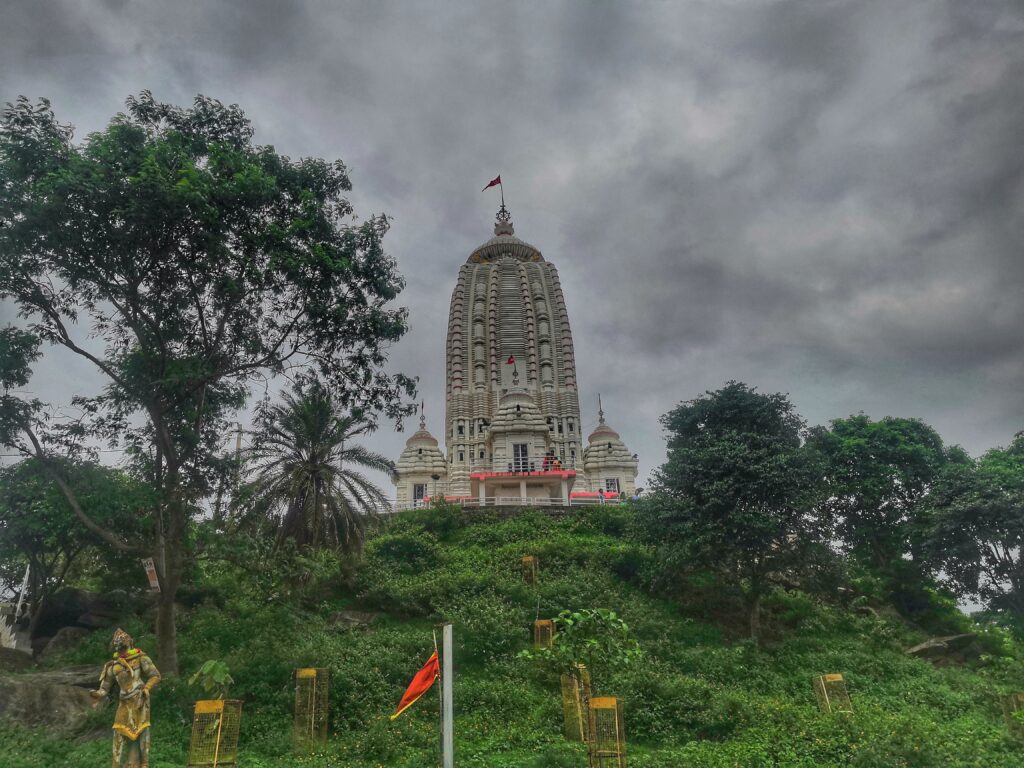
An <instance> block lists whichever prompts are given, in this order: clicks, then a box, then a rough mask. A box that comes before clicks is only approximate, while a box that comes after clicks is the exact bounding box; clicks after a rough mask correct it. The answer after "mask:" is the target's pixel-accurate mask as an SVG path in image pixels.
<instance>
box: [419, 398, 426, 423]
mask: <svg viewBox="0 0 1024 768" xmlns="http://www.w3.org/2000/svg"><path fill="white" fill-rule="evenodd" d="M426 405H427V401H426V400H423V401H421V402H420V429H426V428H427V414H426Z"/></svg>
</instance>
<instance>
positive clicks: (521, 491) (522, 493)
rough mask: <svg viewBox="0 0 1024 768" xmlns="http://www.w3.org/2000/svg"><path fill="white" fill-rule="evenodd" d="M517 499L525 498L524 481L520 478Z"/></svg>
mask: <svg viewBox="0 0 1024 768" xmlns="http://www.w3.org/2000/svg"><path fill="white" fill-rule="evenodd" d="M519 498H520V499H525V498H526V480H525V479H523V478H520V480H519Z"/></svg>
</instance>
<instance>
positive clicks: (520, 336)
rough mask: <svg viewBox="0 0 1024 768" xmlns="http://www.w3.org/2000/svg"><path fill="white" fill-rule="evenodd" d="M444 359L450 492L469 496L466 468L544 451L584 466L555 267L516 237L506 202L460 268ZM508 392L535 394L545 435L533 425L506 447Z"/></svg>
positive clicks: (519, 396)
mask: <svg viewBox="0 0 1024 768" xmlns="http://www.w3.org/2000/svg"><path fill="white" fill-rule="evenodd" d="M447 363H448V365H447V387H446V410H445V445H446V453H447V456H446V458H447V461H448V479H449V493H451V494H453V495H456V496H463V495H467V494H469V493H470V475H471V474H472V473H474V472H479V471H483V470H487V469H491V468H498V465H499V464H500V465H501V467H500V468H501V469H502V470H503V469H504V468H507V465H508V464H509V463H510V462H513V461H515V462H517V466H529V463H530V462H533V463H534V466H540V463H541V462H542V461H543V458H544V454H545V453H546V452H548V451H550V452H552V454H553V455H554V456H555V457H557V458H558V459H559V460H560V463H561V464H562V466H563V467H565V468H567V469H568V468H576V469H577V473H578V474H579V473H581V472H582V466H581V465H582V461H581V459H582V455H583V454H582V451H583V446H582V439H581V435H580V429H581V426H580V406H579V398H578V396H577V392H576V362H575V356H574V352H573V344H572V332H571V330H570V327H569V315H568V313H567V311H566V307H565V297H564V296H563V295H562V286H561V284H560V282H559V279H558V270H556V269H555V266H554V265H553V264H551V263H550V262H547V261H545V260H544V257H543V256H542V255H541V252H540V251H539V250H538V249H537V248H535V247H534V246H532V245H530V244H529V243H526V242H524V241H522V240H520V239H519V238H517V237H516V236H515V234H514V230H513V227H512V217H511V215H510V214H509V212H508V209H506V208H505V205H504V203H503V204H502V206H501V209H500V210H499V211H498V215H497V217H496V221H495V225H494V237H492V238H491V239H490V240H488V241H487V242H485V243H484V244H483V245H481V246H479V247H478V248H476V249H475V250H474V251H473V252H472V253H471V254H470V256H469V259H468V260H467V261H466V263H465V264H464V265H463V266H462V267H461V269H460V270H459V276H458V280H457V282H456V284H455V290H454V291H453V292H452V301H451V310H450V313H449V319H448V343H447ZM513 379H515V381H513ZM513 390H515V391H514V392H513ZM510 393H513V394H515V395H516V397H515V398H512V400H516V401H517V402H518V404H519V406H520V412H522V409H523V406H524V405H525V404H526V400H529V401H532V405H531V407H530V411H531V414H535V415H536V417H537V418H539V419H540V420H541V421H540V424H541V425H543V426H546V427H547V436H546V439H544V440H542V439H541V438H543V437H544V435H543V434H541V435H536V434H534V432H536V424H534V425H532V426H531V430H532V431H531V434H533V439H530V440H524V441H522V442H518V443H514V444H511V443H510V444H509V445H507V446H506V445H505V442H506V441H504V440H502V441H495V440H494V439H492V435H491V429H492V425H494V422H495V419H496V418H497V417H498V415H499V410H500V406H501V403H502V399H503V398H504V397H505V396H507V395H509V394H510ZM524 398H525V400H524ZM508 402H511V400H508ZM542 443H543V444H544V448H543V449H542V448H541V445H542ZM498 445H500V446H501V449H500V450H499V448H498ZM496 451H497V453H500V454H501V455H500V456H498V455H496ZM513 451H514V452H516V453H515V455H512V452H513ZM538 451H541V453H540V455H537V452H538ZM506 454H507V455H506ZM521 462H525V464H522V463H521ZM578 485H579V481H578V480H577V486H578Z"/></svg>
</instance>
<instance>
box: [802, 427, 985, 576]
mask: <svg viewBox="0 0 1024 768" xmlns="http://www.w3.org/2000/svg"><path fill="white" fill-rule="evenodd" d="M808 442H809V445H811V446H812V447H813V448H814V449H815V450H817V451H819V452H820V453H821V454H822V456H823V457H824V464H825V477H826V480H827V485H828V493H829V500H828V505H829V509H830V511H831V512H832V514H833V515H834V516H835V520H836V533H837V534H838V536H839V538H840V540H841V541H842V542H843V544H844V545H845V547H846V549H847V551H848V552H850V553H851V554H852V555H853V556H854V557H855V558H857V559H858V560H859V561H861V562H863V563H866V564H868V565H870V566H872V567H873V568H874V569H875V570H876V571H877V572H879V573H882V574H890V573H892V572H893V569H894V568H895V567H896V566H897V565H898V564H899V563H900V562H901V561H902V560H903V558H904V557H906V556H910V555H912V554H914V552H913V549H914V547H913V546H912V544H913V534H914V529H915V526H914V517H915V513H916V510H917V507H918V504H919V503H920V501H921V499H922V498H923V497H924V496H925V495H926V494H927V493H928V490H929V488H930V486H931V483H932V482H933V480H934V479H935V477H936V475H937V473H938V472H939V471H940V469H941V468H942V467H943V466H944V465H946V464H947V463H948V462H950V461H957V462H964V461H966V460H967V456H966V454H964V452H963V451H962V450H961V449H959V448H957V447H950V448H947V447H946V446H944V445H943V443H942V438H941V437H939V434H938V433H937V432H936V431H935V430H934V429H932V428H931V427H930V426H928V425H927V424H925V423H924V422H923V421H920V420H919V419H904V418H894V417H891V416H887V417H885V418H884V419H881V420H879V421H872V420H871V419H870V418H869V417H867V416H865V415H864V414H858V415H855V416H850V417H849V418H845V419H834V420H833V421H832V422H831V424H830V426H829V428H828V429H824V428H815V429H813V430H812V431H811V436H810V438H809V441H808ZM917 554H920V553H917Z"/></svg>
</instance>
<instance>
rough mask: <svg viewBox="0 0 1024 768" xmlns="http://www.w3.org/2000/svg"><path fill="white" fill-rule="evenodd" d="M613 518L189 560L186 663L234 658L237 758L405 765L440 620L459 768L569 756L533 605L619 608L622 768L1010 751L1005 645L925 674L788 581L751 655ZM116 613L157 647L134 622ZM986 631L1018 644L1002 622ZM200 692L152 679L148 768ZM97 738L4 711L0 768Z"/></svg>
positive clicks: (416, 747)
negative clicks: (302, 569)
mask: <svg viewBox="0 0 1024 768" xmlns="http://www.w3.org/2000/svg"><path fill="white" fill-rule="evenodd" d="M624 514H625V513H623V512H616V511H614V510H593V511H590V512H583V513H581V515H580V516H579V517H575V518H566V519H558V520H555V519H550V518H548V517H545V516H543V515H540V514H525V515H522V516H519V517H515V518H512V519H509V520H504V521H502V520H497V519H489V520H484V519H474V521H473V522H472V523H470V524H465V525H464V524H462V523H461V521H460V519H459V518H458V517H457V516H455V515H453V514H452V513H449V512H446V511H443V510H442V511H438V510H427V511H424V512H421V513H416V514H407V515H403V516H401V517H400V518H398V519H397V520H395V521H393V522H391V523H390V524H389V525H388V526H386V528H385V529H384V530H382V531H380V532H378V533H377V534H375V535H374V537H373V538H372V539H371V541H370V542H369V544H368V547H367V550H366V554H365V557H364V559H363V561H362V563H361V564H360V567H359V568H358V570H357V572H356V573H355V575H354V577H352V578H347V579H346V578H340V577H339V578H335V576H334V575H333V573H332V569H331V564H330V561H329V560H324V561H320V562H319V563H317V562H313V563H309V564H307V568H308V573H309V574H310V575H309V578H308V579H306V580H305V582H304V584H303V586H301V587H296V586H295V583H297V582H296V580H295V578H294V572H293V571H289V574H290V575H289V576H288V577H287V578H285V577H284V576H282V575H281V573H280V572H278V571H275V569H274V567H270V566H268V567H266V568H265V569H263V571H262V572H251V573H250V572H245V571H242V570H236V569H232V568H227V567H225V566H223V565H218V566H213V565H208V566H204V568H203V569H202V570H200V571H198V572H197V573H196V575H195V576H196V581H197V584H198V585H199V586H200V587H201V589H199V590H197V591H196V595H198V596H197V597H196V598H195V600H194V601H193V602H195V603H196V604H195V605H193V606H192V607H191V608H189V610H188V611H187V612H186V613H185V614H184V615H183V616H182V619H181V631H180V637H181V648H180V656H181V662H182V667H183V670H184V671H186V672H191V671H193V670H194V669H196V668H197V667H198V666H199V665H200V664H201V663H202V662H203V661H206V660H207V659H211V658H217V659H221V660H223V661H225V662H226V663H227V664H228V666H229V667H230V669H231V673H232V675H233V676H234V678H235V680H236V685H235V687H234V689H233V690H232V694H231V695H232V697H237V698H241V699H244V701H245V707H244V711H243V729H242V742H241V743H242V763H241V764H242V765H243V766H249V767H250V768H283V767H284V766H311V767H312V766H338V767H339V768H345V767H351V768H357V767H358V768H370V767H371V766H394V767H396V768H404V767H406V766H407V767H408V768H413V766H415V767H416V768H420V767H422V766H430V765H434V764H435V759H436V758H435V754H436V744H437V732H436V726H437V699H436V694H434V693H429V694H427V695H426V696H425V697H424V698H423V699H422V700H421V701H420V702H419V703H417V704H416V705H415V706H414V707H413V708H412V709H411V710H409V712H408V713H407V714H406V715H403V716H402V717H401V718H399V719H398V720H397V721H395V722H394V723H391V722H389V721H388V715H389V714H390V713H391V712H392V711H393V708H394V706H395V703H396V702H397V701H398V699H399V697H400V696H401V693H402V691H403V690H404V686H405V685H406V684H407V683H408V681H409V679H410V678H411V677H412V675H413V674H414V672H415V671H416V670H417V669H418V668H419V665H420V664H421V663H422V662H423V661H425V660H426V658H427V656H428V655H429V653H430V651H431V650H432V647H433V640H432V637H431V629H432V627H433V626H434V625H435V624H436V623H438V622H439V621H442V620H449V621H452V622H454V624H455V627H456V653H457V678H456V692H455V697H456V698H455V706H456V713H457V714H456V744H457V762H458V764H459V765H460V766H464V767H465V768H471V767H473V766H481V767H482V766H488V767H490V766H504V767H507V768H559V767H560V766H566V767H568V766H583V765H585V763H586V760H585V756H584V754H583V752H582V751H581V748H580V747H579V746H578V745H573V744H569V743H567V742H565V741H564V740H563V739H562V738H561V735H560V726H561V713H560V700H559V696H558V686H557V681H556V680H555V679H553V678H552V677H550V676H549V675H548V674H545V673H544V672H543V671H542V670H540V669H538V668H537V667H536V666H535V665H534V664H532V663H531V662H529V661H526V660H524V659H520V658H518V653H519V651H520V650H522V649H523V648H525V647H526V646H527V643H528V641H529V628H530V625H531V623H532V621H533V619H534V617H535V616H536V615H537V610H538V609H537V601H538V598H539V601H540V611H539V612H540V616H541V617H550V616H554V615H556V614H557V613H558V612H559V611H560V610H562V609H573V608H590V607H608V608H612V609H614V610H616V611H617V612H618V613H619V614H620V615H621V616H622V617H623V618H624V619H625V620H626V621H627V622H628V623H629V624H630V627H631V629H632V630H633V631H634V633H635V635H636V637H637V638H638V640H639V642H640V644H641V647H642V648H643V650H644V653H645V657H644V660H643V661H642V662H641V663H640V664H637V665H635V666H634V667H632V668H629V669H623V670H619V671H617V672H616V673H614V674H612V675H610V676H609V677H608V678H607V679H604V680H595V681H594V683H595V688H596V689H597V691H598V692H599V693H601V694H605V695H617V696H620V697H621V698H622V699H623V700H624V702H625V718H626V732H627V737H628V739H629V747H628V753H629V764H630V766H632V768H656V767H657V768H661V767H664V768H678V767H679V766H699V767H703V766H707V767H709V768H712V767H714V768H717V767H718V766H721V767H722V768H725V767H726V766H729V767H733V766H742V767H743V768H748V767H749V768H760V767H762V766H763V767H765V768H767V767H768V766H787V767H790V766H792V767H793V768H797V767H801V768H810V767H811V766H815V767H816V768H817V767H820V766H836V767H838V766H862V767H865V768H866V767H868V766H871V767H874V766H877V767H878V768H893V767H894V766H908V767H912V768H928V766H936V767H938V766H942V768H957V767H966V766H978V767H979V768H981V767H984V768H999V767H1001V766H1006V767H1007V768H1009V767H1010V766H1020V765H1022V764H1024V746H1022V745H1021V744H1020V743H1018V742H1015V741H1013V740H1011V739H1010V738H1009V737H1008V736H1007V733H1006V728H1005V725H1004V723H1003V721H1002V717H1001V713H1000V712H999V710H998V705H997V703H996V698H995V697H996V693H997V692H998V691H1000V690H1004V689H1009V688H1013V687H1024V679H1021V678H1020V677H1019V675H1020V665H1019V663H1018V662H1017V661H1016V660H1015V659H1013V658H1005V657H1004V658H995V659H993V660H991V661H990V663H989V664H988V666H986V667H985V668H982V669H978V670H972V669H966V668H948V669H935V668H933V667H932V666H931V665H930V664H927V663H924V662H922V661H919V660H916V659H912V658H910V657H908V656H906V654H905V653H904V652H903V648H904V647H905V646H907V645H909V644H911V643H913V642H915V641H918V640H920V639H921V638H922V637H923V635H920V634H918V633H915V632H914V631H912V630H911V629H908V628H907V627H906V626H904V625H903V624H901V623H899V622H898V621H887V620H885V619H879V618H876V617H873V616H870V615H868V616H863V615H860V614H858V613H856V612H852V611H848V610H844V609H841V608H838V607H835V606H830V605H827V604H821V603H819V602H817V601H815V600H813V599H811V598H810V597H808V596H806V595H803V594H801V593H784V594H776V595H774V596H773V597H772V598H771V599H770V600H769V601H768V603H767V618H766V626H767V628H768V635H769V642H768V643H767V644H766V647H765V648H763V649H758V648H755V647H753V646H752V645H751V644H749V643H748V642H745V641H742V640H739V639H736V638H731V637H730V636H729V635H728V633H727V631H726V630H725V627H727V626H728V622H725V623H723V622H721V621H719V620H718V619H719V618H721V617H719V616H717V615H716V614H715V613H714V612H712V613H711V614H710V615H707V616H705V611H703V610H702V606H704V605H706V602H707V601H703V600H700V599H698V598H697V597H694V599H693V600H692V604H684V605H682V606H680V605H676V604H673V603H670V602H668V601H665V600H661V599H658V598H655V597H653V596H652V595H651V594H649V593H648V592H647V591H645V590H644V589H643V588H642V586H641V584H642V583H643V579H642V578H640V577H638V576H637V574H640V575H641V576H642V574H643V572H644V569H645V568H646V555H645V553H644V552H643V551H642V550H640V549H638V548H637V547H636V545H634V544H633V543H631V542H630V541H629V540H628V539H626V538H624V536H623V532H624V531H625V529H626V523H627V521H626V520H625V519H624V517H623V515H624ZM524 554H536V555H538V556H539V558H540V563H541V576H540V584H539V586H538V588H537V589H536V590H534V589H533V588H531V587H528V586H526V585H524V584H523V583H522V582H521V579H520V574H519V559H520V557H521V556H522V555H524ZM624 577H628V579H629V580H627V578H624ZM298 582H302V579H299V580H298ZM350 606H355V607H360V608H363V609H369V610H378V611H381V612H383V615H382V617H381V618H380V619H379V620H378V621H377V622H375V623H374V624H373V626H371V627H370V628H355V629H346V628H340V627H337V626H334V625H332V624H331V623H330V621H329V618H330V616H331V614H332V613H333V612H334V611H336V610H338V609H339V608H342V607H350ZM727 608H728V602H727V601H725V600H721V601H719V604H718V606H717V608H716V610H718V611H725V612H726V613H727ZM722 615H723V616H724V614H722ZM128 628H129V630H134V631H136V632H138V633H139V635H138V638H137V639H138V642H139V644H140V645H141V646H142V647H144V648H151V647H153V645H154V642H153V638H152V636H151V635H150V634H147V632H146V631H145V630H146V628H145V626H144V625H143V624H142V623H141V622H137V623H136V625H135V626H131V627H128ZM106 640H107V638H106V637H105V636H103V635H102V634H101V633H97V634H95V635H93V636H91V637H90V638H89V639H88V640H87V641H86V643H85V644H83V645H82V646H81V647H80V648H78V649H76V650H75V651H74V652H73V653H72V654H69V655H68V656H67V657H65V658H64V659H61V660H59V662H60V663H71V662H74V663H84V662H94V663H96V664H97V665H99V664H100V663H101V661H102V660H103V659H104V658H105V656H106V652H105V648H104V645H105V642H106ZM986 642H987V644H988V647H989V649H990V650H991V649H993V648H997V650H999V649H1001V652H1002V653H1003V654H1007V653H1009V654H1011V655H1012V654H1015V653H1016V646H1014V645H1013V644H1012V643H1010V641H1008V640H1007V639H1006V638H1005V637H996V638H995V639H991V638H990V639H987V640H986ZM299 666H324V667H329V668H330V669H331V670H332V674H333V678H334V682H333V686H332V695H331V708H332V711H331V738H330V741H329V744H328V745H327V748H326V749H325V751H324V753H323V754H322V755H318V756H314V757H311V758H305V759H297V758H295V757H293V756H292V754H291V751H290V750H291V730H290V729H291V723H290V710H291V696H292V688H291V681H290V675H291V671H292V670H293V669H294V668H295V667H299ZM828 672H841V673H843V674H844V675H845V676H846V678H847V681H848V685H849V689H850V694H851V697H852V699H853V702H854V708H855V714H854V715H853V716H852V717H849V718H846V717H843V716H825V715H822V714H820V713H819V712H818V711H817V709H816V706H815V701H814V695H813V692H812V689H811V678H812V676H814V675H817V674H823V673H828ZM194 697H195V692H194V691H192V690H190V689H189V688H188V686H187V685H186V684H185V683H184V681H183V680H180V679H179V680H175V681H166V682H165V683H164V684H162V685H161V686H160V687H159V688H157V689H156V693H155V694H154V722H155V727H154V731H153V749H152V755H153V762H152V766H153V768H170V767H171V766H184V765H185V750H186V746H187V742H188V734H189V722H190V702H191V700H192V699H193V698H194ZM110 714H111V713H110V712H109V711H108V712H107V713H106V716H107V717H109V715H110ZM97 718H98V719H99V720H102V719H103V717H102V716H99V715H98V716H97ZM96 724H97V721H96V720H93V721H91V725H92V726H95V725H96ZM108 750H109V739H108V738H107V735H106V733H103V734H102V736H101V738H99V739H93V740H83V739H82V738H81V737H80V735H72V736H70V737H66V738H65V737H58V736H56V735H54V734H51V733H41V732H38V733H33V732H29V731H26V730H24V729H21V728H17V727H13V726H9V725H8V726H0V765H2V766H4V768H30V767H31V768H37V767H39V768H42V767H43V766H45V767H46V768H61V767H62V766H74V767H75V768H78V767H79V766H88V765H97V766H99V765H105V764H106V761H109V757H108Z"/></svg>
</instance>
